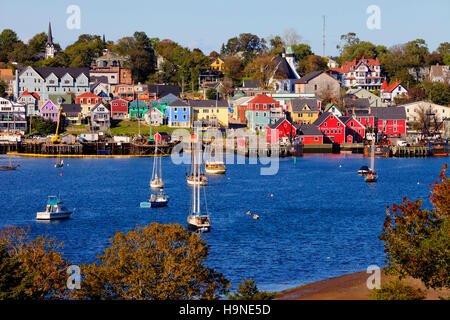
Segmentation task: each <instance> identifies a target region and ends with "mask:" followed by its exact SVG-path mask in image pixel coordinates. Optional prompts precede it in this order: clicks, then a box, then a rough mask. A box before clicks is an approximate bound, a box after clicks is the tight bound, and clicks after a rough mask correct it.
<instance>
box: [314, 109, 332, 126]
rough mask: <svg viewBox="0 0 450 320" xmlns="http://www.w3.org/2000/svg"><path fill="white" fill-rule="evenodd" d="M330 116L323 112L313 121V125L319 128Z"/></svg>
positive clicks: (328, 113)
mask: <svg viewBox="0 0 450 320" xmlns="http://www.w3.org/2000/svg"><path fill="white" fill-rule="evenodd" d="M330 115H331V113H330V112H324V113H322V114H321V115H320V116H319V117H318V118H317V119H316V121H314V123H313V125H315V126H317V127H318V126H320V125H321V124H322V123H323V122H324V121H325V120H327V119H328V117H329V116H330Z"/></svg>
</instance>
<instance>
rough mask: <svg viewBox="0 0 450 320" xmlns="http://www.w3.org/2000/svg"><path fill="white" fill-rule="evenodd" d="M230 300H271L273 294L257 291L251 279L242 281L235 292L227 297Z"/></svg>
mask: <svg viewBox="0 0 450 320" xmlns="http://www.w3.org/2000/svg"><path fill="white" fill-rule="evenodd" d="M227 297H228V299H230V300H272V299H273V298H274V297H275V293H272V292H267V291H259V290H258V287H257V286H256V284H255V281H254V280H253V279H249V280H245V279H242V283H241V284H239V286H238V289H237V290H236V292H235V293H234V294H233V295H231V294H228V295H227Z"/></svg>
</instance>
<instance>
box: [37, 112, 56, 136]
mask: <svg viewBox="0 0 450 320" xmlns="http://www.w3.org/2000/svg"><path fill="white" fill-rule="evenodd" d="M61 117H62V116H61ZM31 122H32V124H31V126H32V127H33V128H34V129H35V130H36V131H37V133H39V134H40V135H42V136H48V135H50V134H55V133H56V126H57V123H56V122H53V121H52V120H51V119H47V120H45V119H44V118H41V117H33V118H32V120H31ZM60 123H64V120H63V119H61V121H60ZM63 127H64V126H62V125H60V126H59V130H58V133H62V132H63V131H64V128H63Z"/></svg>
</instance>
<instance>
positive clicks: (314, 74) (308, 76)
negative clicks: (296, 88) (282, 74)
mask: <svg viewBox="0 0 450 320" xmlns="http://www.w3.org/2000/svg"><path fill="white" fill-rule="evenodd" d="M322 73H324V72H323V71H312V72H310V73H307V74H305V75H304V76H303V77H301V78H300V79H298V80H297V81H295V83H300V84H301V83H308V82H309V81H311V80H312V79H314V78H315V77H317V76H319V75H321V74H322Z"/></svg>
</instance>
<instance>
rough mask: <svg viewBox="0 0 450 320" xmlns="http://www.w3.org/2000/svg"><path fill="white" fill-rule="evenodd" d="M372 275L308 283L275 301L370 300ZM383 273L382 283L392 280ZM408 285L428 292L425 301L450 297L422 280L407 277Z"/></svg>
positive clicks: (276, 298) (287, 291) (282, 292)
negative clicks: (369, 281) (368, 280)
mask: <svg viewBox="0 0 450 320" xmlns="http://www.w3.org/2000/svg"><path fill="white" fill-rule="evenodd" d="M370 276H371V274H369V273H367V272H364V271H363V272H357V273H351V274H346V275H342V276H339V277H335V278H330V279H326V280H322V281H317V282H312V283H308V284H305V285H302V286H299V287H296V288H291V289H287V290H284V291H280V292H278V293H277V294H276V295H275V298H274V300H369V294H370V290H369V289H368V288H367V285H366V283H367V279H368V278H369V277H370ZM391 278H393V277H392V276H387V275H385V274H384V272H383V271H382V272H381V283H382V284H383V283H384V282H386V281H388V280H390V279H391ZM404 281H405V283H407V284H408V285H410V286H412V287H414V288H418V289H421V290H423V291H425V292H426V294H427V296H426V298H425V300H439V297H450V289H442V290H437V289H426V288H425V286H424V285H423V284H422V283H421V281H420V280H417V279H413V278H411V277H407V278H405V279H404Z"/></svg>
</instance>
